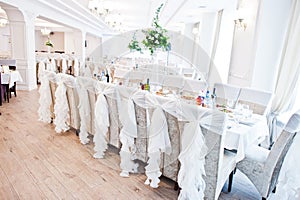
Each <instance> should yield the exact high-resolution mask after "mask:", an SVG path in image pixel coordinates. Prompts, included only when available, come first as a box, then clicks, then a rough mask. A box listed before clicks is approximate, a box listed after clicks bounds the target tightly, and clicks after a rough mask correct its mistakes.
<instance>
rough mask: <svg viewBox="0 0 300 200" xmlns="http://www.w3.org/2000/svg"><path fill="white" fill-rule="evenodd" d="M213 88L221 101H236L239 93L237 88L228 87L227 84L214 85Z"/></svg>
mask: <svg viewBox="0 0 300 200" xmlns="http://www.w3.org/2000/svg"><path fill="white" fill-rule="evenodd" d="M214 88H215V89H216V95H217V97H220V98H223V99H230V100H234V101H237V99H238V96H239V93H240V88H239V87H236V86H233V85H229V84H223V83H215V84H214Z"/></svg>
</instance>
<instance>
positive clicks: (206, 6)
mask: <svg viewBox="0 0 300 200" xmlns="http://www.w3.org/2000/svg"><path fill="white" fill-rule="evenodd" d="M206 7H207V6H198V8H206Z"/></svg>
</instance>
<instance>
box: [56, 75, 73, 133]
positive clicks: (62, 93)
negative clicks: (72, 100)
mask: <svg viewBox="0 0 300 200" xmlns="http://www.w3.org/2000/svg"><path fill="white" fill-rule="evenodd" d="M56 76H57V78H56V81H57V85H58V87H57V89H56V91H55V105H54V114H55V118H54V124H55V131H56V132H57V133H61V132H62V131H63V132H65V131H67V130H69V129H70V127H69V124H68V119H69V118H70V116H69V105H68V99H67V89H66V85H67V86H68V87H70V88H76V84H75V79H74V77H73V76H70V75H67V74H61V73H60V74H57V75H56Z"/></svg>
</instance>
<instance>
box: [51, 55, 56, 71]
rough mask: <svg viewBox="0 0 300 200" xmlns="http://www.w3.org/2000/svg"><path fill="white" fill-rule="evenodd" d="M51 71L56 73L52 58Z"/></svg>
mask: <svg viewBox="0 0 300 200" xmlns="http://www.w3.org/2000/svg"><path fill="white" fill-rule="evenodd" d="M51 71H53V72H56V63H55V60H54V58H51Z"/></svg>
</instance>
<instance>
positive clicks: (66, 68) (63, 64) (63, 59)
mask: <svg viewBox="0 0 300 200" xmlns="http://www.w3.org/2000/svg"><path fill="white" fill-rule="evenodd" d="M61 62H62V68H61V73H64V74H66V73H67V71H68V65H67V60H66V59H65V58H62V61H61Z"/></svg>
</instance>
